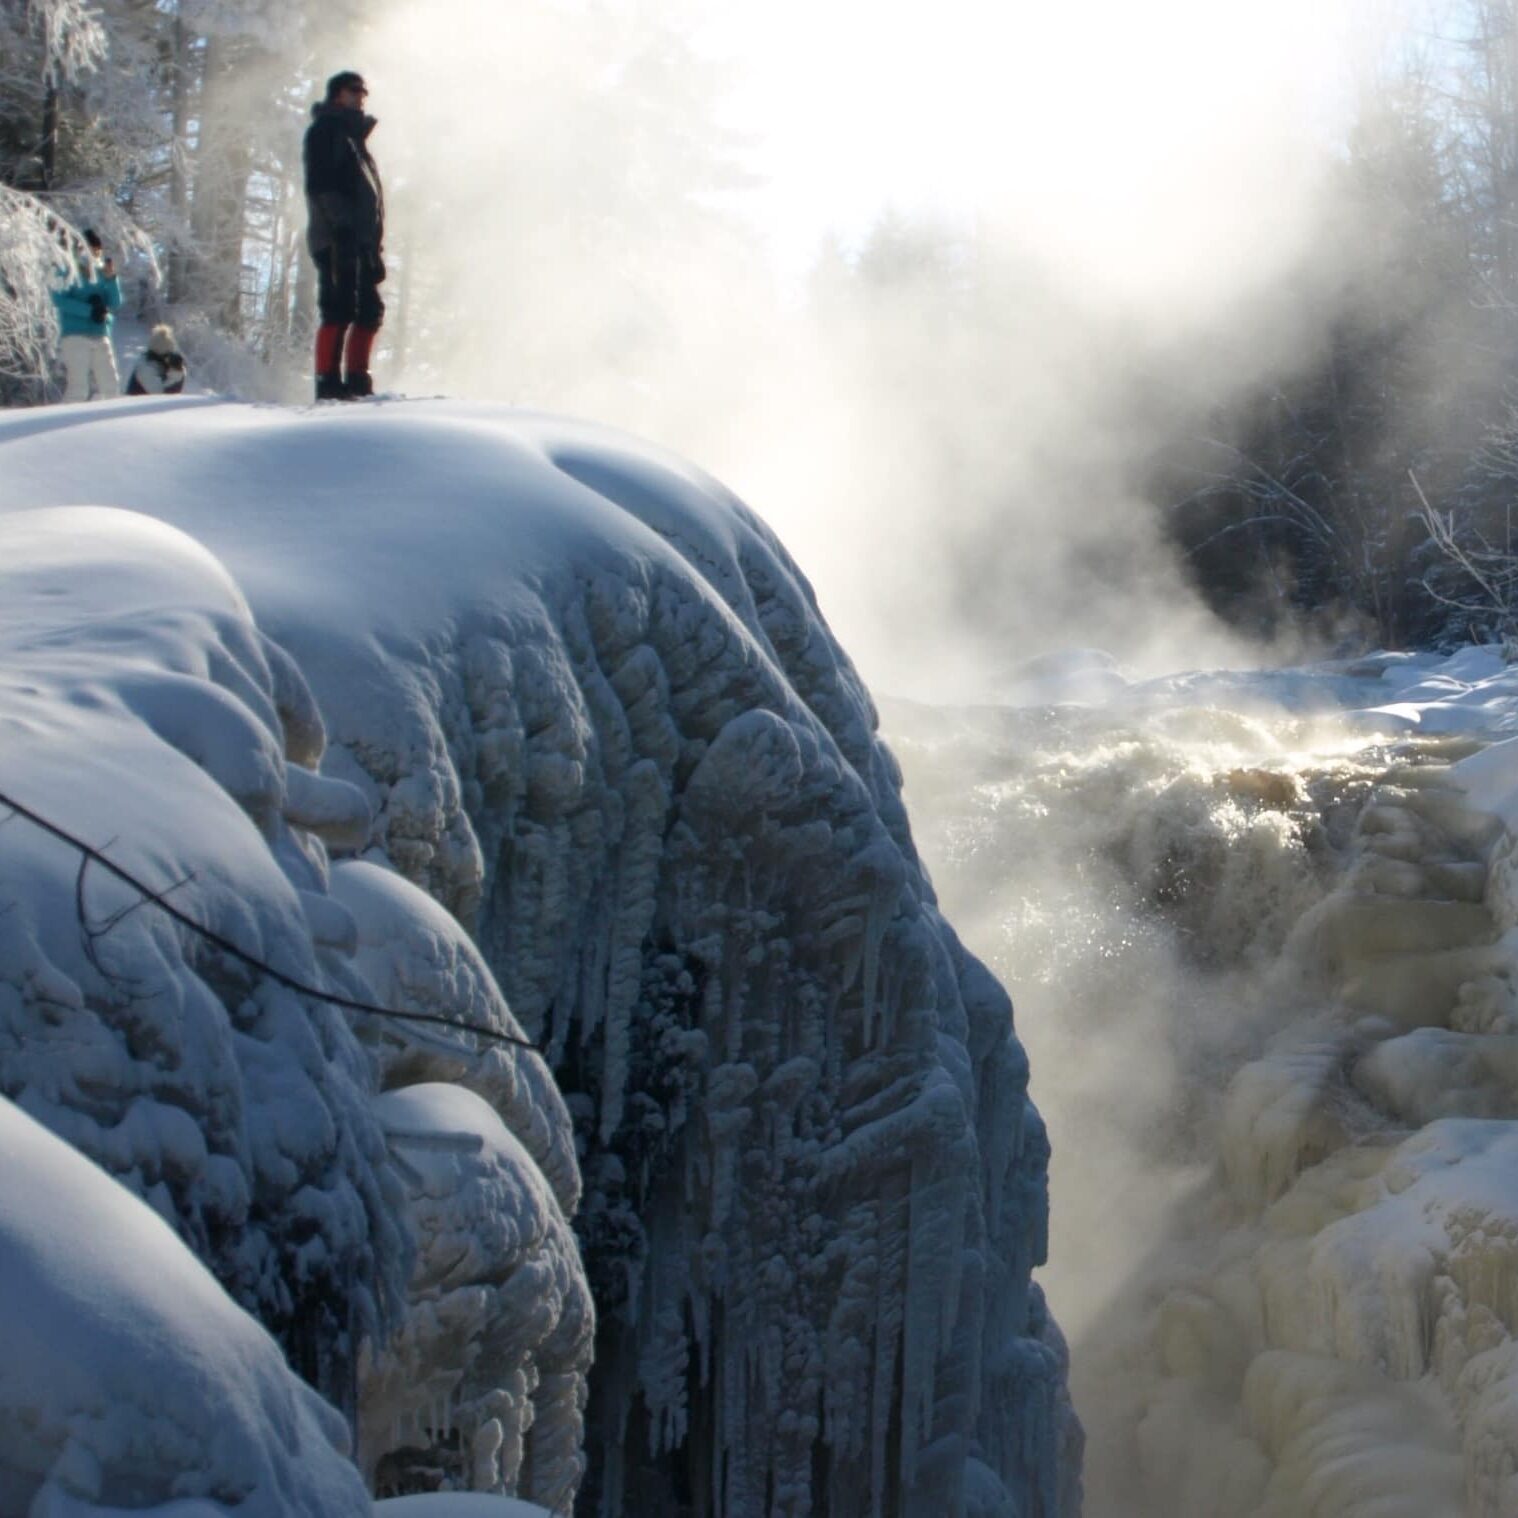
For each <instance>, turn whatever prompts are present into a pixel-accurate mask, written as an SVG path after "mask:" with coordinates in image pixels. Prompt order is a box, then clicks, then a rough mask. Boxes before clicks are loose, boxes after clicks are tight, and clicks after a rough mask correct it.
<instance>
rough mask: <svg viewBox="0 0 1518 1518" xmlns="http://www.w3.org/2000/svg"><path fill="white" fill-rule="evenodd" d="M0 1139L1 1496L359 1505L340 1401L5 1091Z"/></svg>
mask: <svg viewBox="0 0 1518 1518" xmlns="http://www.w3.org/2000/svg"><path fill="white" fill-rule="evenodd" d="M0 1156H3V1159H4V1164H3V1169H0V1266H3V1289H0V1343H3V1344H4V1346H5V1352H4V1354H3V1355H0V1511H4V1512H6V1513H15V1514H18V1515H19V1514H22V1513H31V1514H33V1515H35V1518H97V1515H101V1514H102V1513H103V1511H104V1510H103V1509H102V1508H101V1507H99V1506H96V1504H98V1503H101V1502H105V1503H108V1504H109V1505H110V1506H111V1507H113V1508H114V1507H122V1508H127V1507H130V1508H133V1509H138V1510H140V1509H151V1510H152V1511H155V1512H159V1511H161V1512H163V1513H164V1514H165V1515H166V1518H167V1515H169V1514H174V1515H184V1518H192V1515H199V1518H212V1515H220V1514H222V1513H225V1512H228V1511H232V1510H235V1511H236V1512H237V1513H239V1514H240V1515H245V1518H297V1515H308V1518H345V1515H351V1518H361V1515H363V1514H366V1513H368V1512H369V1511H370V1504H369V1499H368V1496H367V1494H366V1492H365V1491H364V1487H363V1483H362V1482H361V1481H360V1480H359V1477H358V1472H357V1471H356V1470H355V1469H354V1468H353V1466H352V1465H351V1464H350V1463H349V1461H348V1460H347V1459H346V1458H345V1456H346V1454H347V1432H348V1431H347V1427H346V1425H345V1424H344V1422H343V1420H342V1418H341V1417H339V1416H338V1414H337V1413H336V1412H334V1411H333V1409H332V1408H330V1407H328V1406H327V1405H326V1404H325V1403H324V1402H323V1401H322V1400H321V1399H320V1398H319V1397H318V1396H317V1395H316V1393H315V1392H313V1391H312V1390H311V1389H310V1388H309V1387H307V1386H306V1385H304V1384H303V1383H302V1382H301V1381H300V1380H299V1379H298V1378H297V1377H296V1376H295V1375H293V1374H292V1373H291V1371H290V1370H289V1369H288V1368H287V1366H286V1364H285V1358H284V1355H283V1354H282V1353H281V1351H280V1348H279V1346H278V1345H277V1344H276V1343H275V1342H274V1340H273V1339H271V1338H270V1337H269V1335H268V1334H267V1333H266V1332H265V1331H264V1330H263V1329H262V1328H260V1327H259V1326H258V1324H257V1323H255V1322H254V1321H253V1319H252V1318H250V1317H249V1316H248V1315H247V1314H246V1313H244V1312H242V1311H240V1310H239V1309H238V1308H237V1307H235V1306H234V1305H233V1303H232V1302H231V1301H230V1300H229V1299H228V1297H227V1295H226V1293H225V1292H224V1291H223V1290H222V1289H221V1287H220V1286H219V1285H218V1284H217V1283H216V1281H215V1280H213V1279H212V1277H211V1275H210V1273H209V1272H208V1271H207V1270H206V1269H205V1267H204V1266H203V1265H201V1264H200V1263H199V1262H198V1261H197V1260H196V1259H195V1258H194V1257H193V1256H192V1255H191V1254H190V1251H189V1250H188V1249H186V1248H185V1246H184V1245H183V1244H182V1243H181V1242H180V1241H179V1239H177V1238H176V1237H175V1236H174V1234H173V1232H172V1230H171V1229H170V1228H169V1227H168V1226H167V1225H166V1224H165V1223H164V1221H163V1219H162V1218H160V1217H157V1216H156V1215H155V1214H154V1213H153V1212H152V1211H151V1210H150V1209H149V1208H148V1207H146V1206H145V1205H144V1204H143V1203H142V1202H140V1201H139V1200H138V1199H137V1198H136V1197H134V1196H132V1195H130V1194H129V1193H128V1192H127V1191H126V1189H125V1188H124V1187H122V1186H120V1185H118V1184H117V1183H116V1182H115V1181H113V1180H112V1179H111V1178H110V1177H109V1176H107V1175H106V1174H105V1173H104V1172H103V1171H101V1170H99V1169H97V1168H96V1167H95V1166H94V1165H92V1164H91V1163H90V1162H89V1161H88V1160H86V1159H85V1158H84V1157H83V1156H82V1155H81V1154H80V1153H79V1151H78V1150H77V1149H75V1148H73V1147H72V1146H70V1145H69V1144H66V1143H64V1142H63V1141H62V1140H60V1139H58V1138H56V1137H55V1136H54V1135H53V1134H51V1133H49V1132H47V1130H46V1129H44V1128H43V1127H42V1126H41V1125H40V1124H38V1123H36V1122H34V1121H33V1120H32V1119H31V1118H29V1117H27V1116H26V1115H25V1114H24V1113H22V1112H21V1111H19V1110H18V1109H17V1108H16V1107H15V1106H13V1105H12V1104H11V1103H10V1102H8V1101H5V1100H3V1099H0ZM159 1504H169V1505H168V1506H167V1507H163V1508H160V1507H159Z"/></svg>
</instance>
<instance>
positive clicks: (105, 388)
mask: <svg viewBox="0 0 1518 1518" xmlns="http://www.w3.org/2000/svg"><path fill="white" fill-rule="evenodd" d="M84 236H85V246H84V247H83V248H81V249H80V250H79V253H78V256H77V259H76V261H75V268H74V278H73V280H72V281H71V282H70V283H69V284H67V285H65V286H64V287H63V289H61V290H54V291H53V305H54V306H55V307H56V309H57V312H58V333H59V341H58V356H59V357H60V358H61V359H62V360H63V368H64V372H65V376H66V379H65V384H64V391H63V398H64V400H66V401H87V400H89V398H90V389H91V386H93V387H94V390H95V394H96V395H97V396H98V397H103V398H108V397H110V396H113V395H120V394H121V380H120V378H119V377H118V376H117V373H116V355H115V353H114V351H113V350H112V348H111V324H112V322H113V321H114V320H115V316H116V312H117V311H119V310H120V309H121V284H120V281H118V280H117V278H116V265H115V263H114V262H113V261H112V260H111V259H110V258H108V257H107V258H102V257H100V239H99V238H98V237H96V236H95V234H94V233H93V232H86V233H85V234H84Z"/></svg>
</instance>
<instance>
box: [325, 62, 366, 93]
mask: <svg viewBox="0 0 1518 1518" xmlns="http://www.w3.org/2000/svg"><path fill="white" fill-rule="evenodd" d="M365 88H367V86H366V85H365V84H364V76H363V75H362V74H355V73H354V72H353V70H352V69H344V70H343V71H342V73H340V74H334V75H333V76H332V77H331V78H330V79H329V80H328V81H327V99H328V100H336V99H337V97H338V93H339V92H340V91H342V90H362V89H365Z"/></svg>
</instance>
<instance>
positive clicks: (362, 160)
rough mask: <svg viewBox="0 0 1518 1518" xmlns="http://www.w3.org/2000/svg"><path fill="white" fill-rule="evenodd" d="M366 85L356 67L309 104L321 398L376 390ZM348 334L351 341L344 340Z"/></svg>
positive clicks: (381, 220)
mask: <svg viewBox="0 0 1518 1518" xmlns="http://www.w3.org/2000/svg"><path fill="white" fill-rule="evenodd" d="M368 94H369V90H368V88H367V86H366V85H365V84H364V80H363V76H362V75H361V74H355V73H354V72H353V71H352V70H345V71H344V72H342V73H340V74H334V75H333V76H332V77H331V78H330V79H329V80H328V81H327V98H326V99H325V100H323V101H319V102H318V103H317V104H316V105H313V106H312V107H311V125H310V126H309V127H307V128H306V140H305V144H304V148H303V151H302V157H303V158H304V161H305V169H306V211H307V218H308V219H307V226H306V246H307V248H309V249H310V252H311V257H312V259H313V260H314V261H315V263H316V281H317V296H316V298H317V308H318V310H319V311H320V313H321V326H320V327H318V328H317V332H316V398H317V400H319V401H346V400H355V399H357V398H358V397H360V396H365V395H373V394H374V381H373V380H372V379H371V378H370V375H369V353H370V350H371V349H372V348H373V346H374V337H375V334H376V333H377V332H378V331H379V329H380V323H381V322H382V321H384V319H385V303H384V301H382V300H381V299H380V293H379V287H380V285H381V283H382V282H383V281H384V278H385V262H384V258H383V256H382V254H383V250H384V245H385V195H384V191H383V190H382V189H381V188H380V176H379V169H378V168H377V167H376V166H375V162H374V159H373V157H372V156H371V155H370V152H369V134H370V133H371V132H372V131H373V130H374V126H375V122H374V117H372V116H367V115H365V114H364V101H365V100H366V99H367V97H368ZM345 339H346V342H345Z"/></svg>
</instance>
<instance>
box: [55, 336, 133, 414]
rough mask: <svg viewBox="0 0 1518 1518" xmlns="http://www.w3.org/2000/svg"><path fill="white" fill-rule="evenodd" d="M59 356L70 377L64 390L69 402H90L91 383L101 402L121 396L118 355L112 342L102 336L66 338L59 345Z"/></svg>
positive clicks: (64, 395) (65, 398)
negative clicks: (112, 347) (113, 349)
mask: <svg viewBox="0 0 1518 1518" xmlns="http://www.w3.org/2000/svg"><path fill="white" fill-rule="evenodd" d="M58 354H59V356H60V357H61V358H62V359H63V367H64V370H65V372H66V374H67V376H68V378H67V382H66V383H65V385H64V389H63V398H64V400H66V401H87V400H89V398H90V382H91V381H92V380H93V381H94V384H95V390H96V392H97V394H98V395H99V396H100V398H101V399H102V400H105V399H107V398H109V397H110V396H113V395H120V394H121V380H120V379H119V378H118V377H117V374H116V355H115V354H114V353H113V352H112V351H111V340H110V338H109V337H107V336H106V335H105V334H104V333H102V334H101V335H100V336H99V337H65V338H61V339H60V340H59V343H58Z"/></svg>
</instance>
